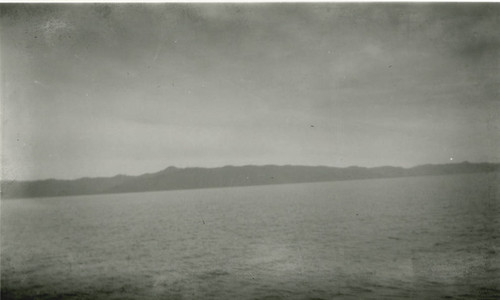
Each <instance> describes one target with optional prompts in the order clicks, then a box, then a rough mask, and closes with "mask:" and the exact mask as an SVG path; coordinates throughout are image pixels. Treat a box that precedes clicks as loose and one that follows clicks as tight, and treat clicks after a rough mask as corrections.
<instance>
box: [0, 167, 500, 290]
mask: <svg viewBox="0 0 500 300" xmlns="http://www.w3.org/2000/svg"><path fill="white" fill-rule="evenodd" d="M499 198H500V194H499V176H498V174H495V173H493V174H491V173H490V174H470V175H449V176H428V177H415V178H397V179H377V180H358V181H346V182H328V183H309V184H292V185H274V186H257V187H241V188H221V189H203V190H189V191H169V192H151V193H137V194H116V195H97V196H78V197H63V198H43V199H16V200H4V201H2V203H1V284H2V285H1V291H2V300H4V299H332V298H335V299H360V298H361V299H390V298H413V299H439V298H443V299H498V298H500V215H499V214H500V210H499V209H500V199H499Z"/></svg>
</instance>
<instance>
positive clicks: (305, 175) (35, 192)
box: [1, 162, 500, 198]
mask: <svg viewBox="0 0 500 300" xmlns="http://www.w3.org/2000/svg"><path fill="white" fill-rule="evenodd" d="M499 170H500V164H494V163H469V162H463V163H455V164H439V165H430V164H428V165H420V166H416V167H412V168H402V167H391V166H383V167H374V168H364V167H356V166H353V167H347V168H336V167H325V166H293V165H285V166H276V165H264V166H253V165H247V166H225V167H219V168H176V167H168V168H166V169H164V170H162V171H159V172H157V173H147V174H143V175H138V176H127V175H117V176H114V177H96V178H80V179H74V180H58V179H46V180H37V181H12V180H11V181H9V180H4V181H2V182H1V196H2V198H33V197H56V196H71V195H90V194H109V193H133V192H146V191H166V190H182V189H200V188H215V187H237V186H252V185H269V184H286V183H305V182H325V181H339V180H355V179H371V178H392V177H409V176H427V175H447V174H460V173H484V172H496V171H499Z"/></svg>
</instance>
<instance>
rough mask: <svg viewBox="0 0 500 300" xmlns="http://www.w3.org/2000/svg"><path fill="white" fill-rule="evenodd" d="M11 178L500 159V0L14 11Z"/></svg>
mask: <svg viewBox="0 0 500 300" xmlns="http://www.w3.org/2000/svg"><path fill="white" fill-rule="evenodd" d="M0 11H1V36H0V38H1V39H0V43H1V44H0V45H1V46H0V51H1V61H0V63H1V66H0V67H1V75H2V79H1V80H2V81H1V90H2V94H1V97H2V99H1V100H2V168H3V178H4V179H40V178H51V177H55V178H76V177H82V176H112V175H115V174H118V173H125V174H131V175H133V174H141V173H144V172H153V171H159V170H161V169H163V168H165V167H167V166H169V165H175V166H178V167H187V166H204V167H212V166H223V165H230V164H231V165H245V164H302V165H330V166H340V167H344V166H349V165H360V166H378V165H399V166H412V165H417V164H423V163H447V162H450V159H451V158H453V161H454V162H456V161H463V160H468V161H473V162H479V161H489V162H499V161H500V151H499V149H500V118H499V116H500V99H499V89H500V88H499V87H500V82H499V81H500V72H499V67H500V30H499V28H500V5H499V4H496V3H492V4H481V5H479V4H467V3H461V4H445V5H437V4H424V3H418V4H413V5H400V4H385V5H383V4H353V3H351V4H346V3H344V4H341V3H337V4H319V5H318V4H311V3H309V4H290V3H289V4H248V3H247V4H232V5H222V4H181V5H179V4H146V5H131V4H110V5H104V4H98V5H96V4H70V5H60V4H59V5H55V4H42V5H40V4H37V5H12V4H2V5H0Z"/></svg>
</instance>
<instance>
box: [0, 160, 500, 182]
mask: <svg viewBox="0 0 500 300" xmlns="http://www.w3.org/2000/svg"><path fill="white" fill-rule="evenodd" d="M459 164H494V165H497V164H500V162H487V161H482V162H470V161H468V160H464V161H461V162H448V163H423V164H418V165H412V166H410V167H403V166H394V165H378V166H374V167H364V166H359V165H350V166H347V167H337V166H331V165H300V164H297V165H294V164H284V165H278V164H261V165H256V164H245V165H223V166H217V167H176V166H174V165H170V166H168V167H166V168H163V169H159V170H158V171H155V172H145V173H141V174H136V175H130V174H122V173H119V174H116V175H111V176H83V177H77V178H72V179H71V178H67V179H64V178H54V177H51V178H42V179H29V180H18V179H3V178H0V181H1V182H36V181H50V180H54V181H75V180H81V179H103V178H114V177H119V176H125V177H138V176H143V175H148V174H155V173H159V172H161V171H165V170H167V169H179V170H186V169H222V168H228V167H233V168H242V167H271V166H272V167H312V168H318V167H325V168H337V169H348V168H365V169H374V168H384V167H391V168H401V169H412V168H416V167H420V166H435V165H459Z"/></svg>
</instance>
